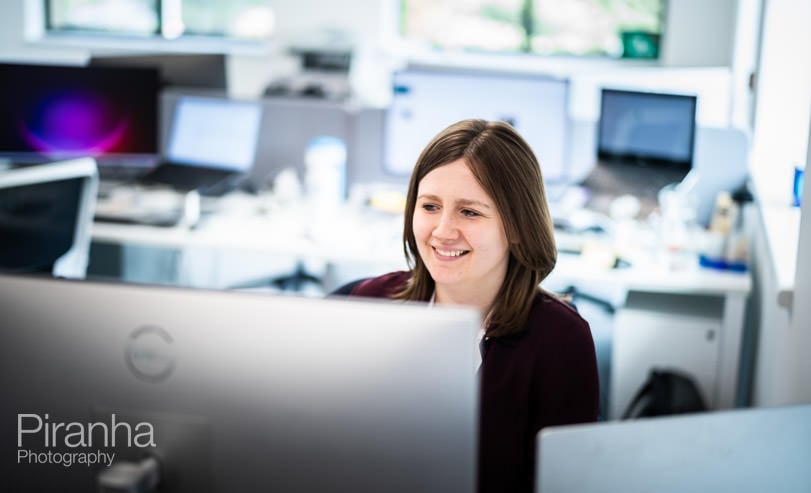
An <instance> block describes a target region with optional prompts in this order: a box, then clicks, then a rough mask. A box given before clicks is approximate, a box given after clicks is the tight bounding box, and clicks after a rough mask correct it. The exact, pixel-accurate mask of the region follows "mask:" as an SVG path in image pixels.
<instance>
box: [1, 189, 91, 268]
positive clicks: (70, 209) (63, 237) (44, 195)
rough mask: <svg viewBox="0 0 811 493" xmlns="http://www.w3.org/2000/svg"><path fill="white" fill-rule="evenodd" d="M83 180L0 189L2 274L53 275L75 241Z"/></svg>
mask: <svg viewBox="0 0 811 493" xmlns="http://www.w3.org/2000/svg"><path fill="white" fill-rule="evenodd" d="M81 192H82V179H80V178H73V179H65V180H61V181H53V182H47V183H36V184H27V185H21V186H17V187H10V188H4V189H2V190H0V238H2V239H3V240H2V241H0V271H6V272H43V273H44V272H51V271H52V270H53V267H54V263H55V262H56V260H57V259H59V258H60V257H61V256H62V255H64V254H65V253H66V252H67V251H68V250H69V249H70V248H71V246H73V244H74V242H75V231H76V221H77V217H78V213H79V204H80V203H81Z"/></svg>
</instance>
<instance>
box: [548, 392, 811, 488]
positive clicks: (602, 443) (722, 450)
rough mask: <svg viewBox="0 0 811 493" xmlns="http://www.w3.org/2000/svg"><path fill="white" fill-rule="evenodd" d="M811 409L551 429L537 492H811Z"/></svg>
mask: <svg viewBox="0 0 811 493" xmlns="http://www.w3.org/2000/svg"><path fill="white" fill-rule="evenodd" d="M810 463H811V405H801V406H785V407H772V408H757V409H755V408H753V409H736V410H730V411H719V412H711V413H697V414H685V415H679V416H668V417H660V418H645V419H639V420H630V421H615V422H606V423H593V424H583V425H570V426H560V427H550V428H545V429H543V430H541V432H540V433H539V435H538V455H537V469H536V473H537V476H536V491H537V492H538V493H557V492H569V491H577V492H578V493H598V492H604V491H622V492H623V493H648V492H652V491H655V492H657V493H677V492H678V493H681V492H685V491H712V492H717V493H759V492H762V491H781V492H787V493H795V492H796V493H801V492H807V491H811V469H809V467H808V466H809V464H810Z"/></svg>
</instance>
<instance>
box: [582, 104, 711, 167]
mask: <svg viewBox="0 0 811 493" xmlns="http://www.w3.org/2000/svg"><path fill="white" fill-rule="evenodd" d="M695 120H696V97H695V96H690V95H679V94H657V93H647V92H635V91H622V90H617V89H603V90H602V98H601V107H600V122H599V125H598V137H597V155H598V158H599V159H600V160H604V161H605V160H608V161H612V160H616V161H624V162H627V161H635V162H639V163H642V164H647V163H652V164H669V165H673V166H675V167H679V168H686V169H689V168H690V167H691V166H692V163H693V139H694V135H695Z"/></svg>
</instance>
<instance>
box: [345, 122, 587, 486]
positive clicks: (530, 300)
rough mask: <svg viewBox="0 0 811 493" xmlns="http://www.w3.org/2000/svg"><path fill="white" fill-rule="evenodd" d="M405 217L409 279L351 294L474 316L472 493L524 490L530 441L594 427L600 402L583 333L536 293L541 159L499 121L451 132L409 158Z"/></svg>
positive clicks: (543, 240)
mask: <svg viewBox="0 0 811 493" xmlns="http://www.w3.org/2000/svg"><path fill="white" fill-rule="evenodd" d="M405 218H406V220H405V223H404V227H403V241H404V245H405V252H406V256H407V258H408V261H409V264H410V266H411V270H410V271H408V272H393V273H390V274H386V275H383V276H380V277H377V278H374V279H369V280H366V281H364V282H361V283H359V284H358V285H357V286H355V288H354V289H353V290H352V293H351V294H352V295H355V296H367V297H378V298H392V299H399V300H407V301H423V302H427V301H433V302H434V303H437V304H449V305H469V306H474V307H477V308H479V310H480V311H481V313H482V314H484V315H485V316H484V321H483V323H482V335H481V339H480V341H478V342H479V347H480V348H481V356H482V362H481V367H480V375H481V392H480V399H481V400H480V429H479V440H478V443H479V472H478V474H479V475H478V482H479V483H478V484H479V492H482V493H483V492H491V491H492V492H502V491H510V492H515V491H518V492H530V491H532V489H533V479H534V464H535V436H536V435H537V433H538V431H539V430H540V429H541V428H543V427H545V426H551V425H560V424H568V423H579V422H585V421H594V420H596V418H597V411H598V394H599V388H598V387H599V384H598V379H597V364H596V357H595V352H594V341H593V339H592V336H591V331H590V329H589V325H588V323H587V322H586V321H585V320H583V319H582V318H581V317H580V316H579V315H578V314H577V312H576V311H575V310H573V309H572V307H571V306H569V305H567V304H566V303H564V302H562V301H561V300H559V299H558V298H557V297H555V296H554V295H552V294H550V293H547V292H545V291H544V290H542V289H541V288H540V283H541V282H542V281H543V280H544V279H545V278H546V276H547V275H549V273H550V272H551V271H552V268H553V267H554V265H555V260H556V248H555V242H554V237H553V230H552V222H551V219H550V215H549V210H548V207H547V203H546V197H545V192H544V185H543V178H542V174H541V169H540V167H539V165H538V161H537V159H536V158H535V155H534V154H533V152H532V150H531V148H530V147H529V146H528V145H527V143H526V142H525V141H524V139H523V138H522V137H521V136H520V135H519V134H518V133H517V132H516V131H515V129H513V128H512V127H511V126H510V125H508V124H506V123H503V122H487V121H484V120H464V121H461V122H458V123H456V124H454V125H451V126H450V127H448V128H446V129H445V130H443V131H442V132H440V133H439V135H437V136H436V137H434V139H433V140H432V141H431V142H430V143H429V144H428V145H427V146H426V147H425V149H424V150H423V151H422V153H421V154H420V157H419V159H417V163H416V166H415V167H414V171H413V172H412V175H411V181H410V184H409V189H408V195H407V198H406V209H405ZM460 349H461V348H460Z"/></svg>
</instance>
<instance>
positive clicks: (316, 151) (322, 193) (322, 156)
mask: <svg viewBox="0 0 811 493" xmlns="http://www.w3.org/2000/svg"><path fill="white" fill-rule="evenodd" d="M304 166H305V179H304V182H305V189H306V192H307V197H308V199H309V200H310V202H311V203H312V204H313V205H314V206H315V208H316V210H317V211H318V212H319V213H327V212H329V211H334V210H335V209H336V208H337V207H338V206H339V205H340V204H341V203H342V202H343V201H344V199H345V197H346V144H344V141H343V140H341V139H339V138H337V137H332V136H320V137H316V138H314V139H312V140H311V141H310V142H309V144H308V145H307V150H306V152H305V154H304Z"/></svg>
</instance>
